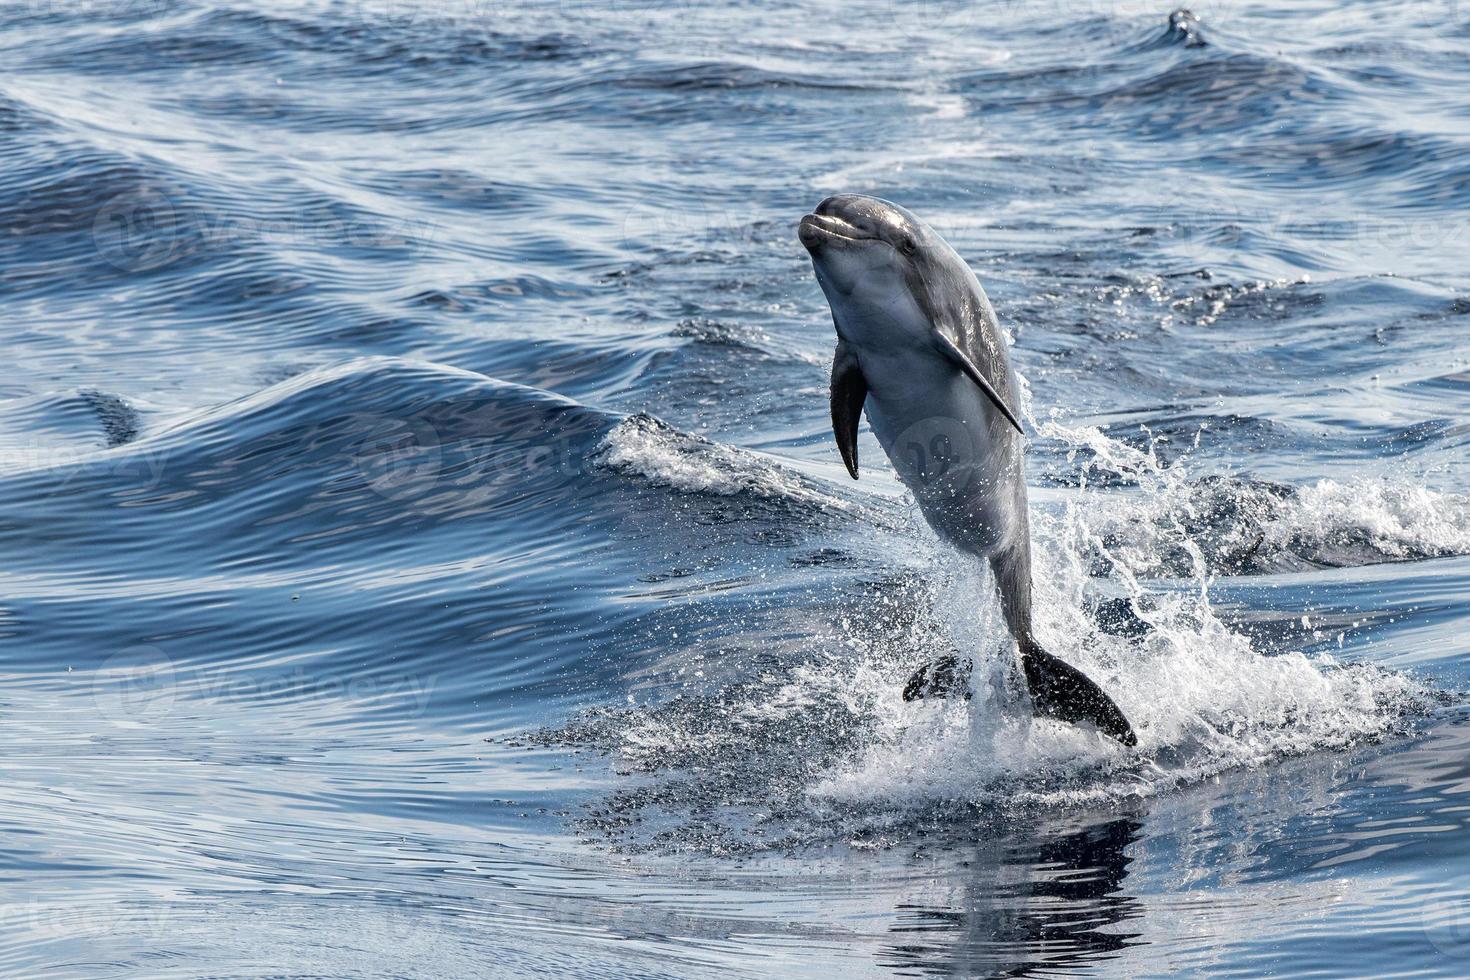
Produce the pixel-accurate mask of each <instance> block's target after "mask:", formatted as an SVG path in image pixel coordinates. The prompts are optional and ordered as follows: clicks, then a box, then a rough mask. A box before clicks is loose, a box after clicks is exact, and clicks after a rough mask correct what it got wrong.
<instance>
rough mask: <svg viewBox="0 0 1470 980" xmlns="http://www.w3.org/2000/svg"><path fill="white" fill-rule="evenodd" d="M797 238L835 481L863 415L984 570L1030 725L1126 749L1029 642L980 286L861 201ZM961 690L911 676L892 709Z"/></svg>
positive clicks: (1005, 419)
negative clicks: (1007, 635) (820, 323)
mask: <svg viewBox="0 0 1470 980" xmlns="http://www.w3.org/2000/svg"><path fill="white" fill-rule="evenodd" d="M799 236H800V238H801V243H802V244H803V245H805V246H806V249H807V251H808V252H810V253H811V258H812V266H813V268H814V269H815V270H816V274H817V282H818V283H820V284H821V287H822V292H823V293H825V294H826V296H827V303H828V305H829V306H831V308H832V321H833V323H834V324H835V325H836V327H837V354H836V357H835V358H834V359H833V362H832V430H833V432H834V433H835V434H836V436H837V448H838V450H839V451H840V452H841V453H842V461H843V462H844V463H846V464H847V471H848V472H849V473H850V474H852V478H853V479H854V480H856V479H857V476H858V458H857V431H858V421H859V417H860V416H861V415H862V412H863V410H864V409H865V408H866V410H867V413H868V422H869V424H870V425H871V426H872V429H873V434H874V435H876V436H877V437H878V442H879V444H880V445H881V446H882V447H883V451H884V452H885V453H887V454H888V458H889V460H891V461H892V463H893V466H894V468H895V469H896V470H897V471H898V475H899V478H900V479H901V480H903V482H904V484H905V485H906V486H907V487H908V488H909V489H910V490H911V491H912V492H913V494H914V497H915V498H916V499H917V500H918V502H919V509H920V510H921V511H922V512H923V514H924V518H925V520H927V521H928V522H929V526H930V527H932V528H933V529H934V531H935V533H937V534H938V535H939V537H940V538H942V539H944V540H945V541H948V542H949V543H951V544H952V545H954V546H955V547H957V548H959V549H960V550H961V551H964V552H966V553H968V554H971V555H974V556H976V557H978V558H983V559H985V560H987V561H988V562H989V563H990V568H991V571H992V573H993V574H994V577H995V582H996V586H997V589H998V591H999V593H1000V601H1001V609H1002V611H1003V612H1004V614H1005V620H1006V625H1007V626H1008V627H1009V628H1010V631H1011V636H1012V637H1014V638H1015V641H1016V646H1017V648H1018V650H1019V652H1020V657H1021V668H1022V670H1023V672H1024V673H1025V675H1026V684H1027V686H1028V687H1029V688H1030V689H1031V701H1032V704H1033V706H1034V708H1035V710H1036V711H1037V713H1039V714H1043V715H1047V716H1049V717H1052V718H1057V719H1059V720H1062V721H1067V722H1090V723H1092V724H1094V725H1096V726H1097V727H1098V728H1099V729H1100V730H1101V731H1103V732H1105V733H1106V734H1108V735H1110V736H1112V737H1113V738H1115V739H1117V740H1118V741H1119V742H1122V743H1123V744H1124V745H1136V744H1137V742H1138V739H1137V737H1136V736H1135V735H1134V734H1133V728H1132V726H1130V725H1129V724H1128V719H1127V718H1125V717H1124V716H1123V712H1122V711H1120V710H1119V709H1118V706H1117V705H1116V704H1114V703H1113V700H1112V699H1111V698H1109V697H1108V696H1107V695H1106V694H1105V693H1103V691H1102V689H1101V688H1099V687H1098V686H1097V685H1096V684H1094V683H1093V682H1092V681H1091V680H1089V679H1088V678H1087V677H1086V676H1085V675H1083V674H1082V673H1081V672H1080V671H1078V670H1077V669H1076V668H1074V667H1071V666H1070V665H1068V664H1066V663H1063V662H1062V661H1061V660H1058V659H1057V658H1056V657H1053V656H1052V655H1051V654H1049V653H1047V652H1046V651H1045V650H1043V649H1042V648H1041V646H1040V644H1038V643H1037V642H1036V638H1035V636H1034V635H1033V634H1032V631H1031V528H1030V523H1029V521H1028V519H1027V513H1026V477H1025V472H1024V469H1023V466H1022V460H1021V453H1022V449H1023V445H1024V434H1023V432H1022V429H1021V417H1020V412H1019V401H1018V398H1017V391H1018V386H1017V383H1016V376H1015V373H1014V372H1013V371H1012V370H1011V365H1010V359H1009V357H1008V356H1007V354H1006V345H1005V342H1004V341H1003V339H1002V337H1001V334H1000V327H999V324H998V323H997V321H996V318H995V311H994V310H992V309H991V307H990V301H989V300H988V299H986V297H985V291H984V290H983V289H981V288H980V282H979V280H977V279H976V278H975V274H974V273H973V272H972V271H970V267H969V266H968V265H966V264H965V261H964V260H963V259H961V258H960V256H959V254H958V253H957V252H955V250H954V249H953V248H951V247H950V245H949V243H948V242H946V241H945V240H944V239H943V238H941V237H940V236H939V235H938V234H937V233H936V232H935V231H934V229H932V228H930V227H929V226H928V225H927V224H925V223H924V222H923V221H921V220H919V219H918V218H917V217H915V216H914V215H913V214H911V213H910V212H908V211H907V210H905V209H904V208H901V207H899V206H898V205H896V204H890V203H889V202H887V201H881V200H879V199H877V198H873V197H863V196H860V195H856V194H839V195H837V196H836V197H829V198H827V199H826V200H825V201H823V202H822V203H821V204H819V205H817V208H816V210H815V211H813V212H812V213H811V214H808V215H806V216H805V217H803V218H802V219H801V225H800V229H799ZM965 679H966V674H965V671H964V670H963V668H962V664H961V663H960V662H959V661H957V660H955V659H954V658H946V659H945V660H942V661H940V662H939V663H938V664H935V665H931V666H930V667H927V668H924V669H922V670H920V671H919V672H918V673H917V674H915V675H914V677H913V678H912V679H911V680H910V681H909V684H908V686H907V687H906V688H905V690H904V698H905V699H906V700H912V699H914V698H917V697H923V696H924V695H925V694H926V693H944V689H945V688H955V687H958V686H961V685H963V684H964V682H965Z"/></svg>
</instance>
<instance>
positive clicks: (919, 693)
mask: <svg viewBox="0 0 1470 980" xmlns="http://www.w3.org/2000/svg"><path fill="white" fill-rule="evenodd" d="M973 667H974V664H972V663H971V662H970V661H969V660H968V659H961V658H960V657H954V656H949V657H940V658H939V659H938V660H936V661H934V662H933V663H928V664H925V665H924V666H922V667H920V668H919V669H918V670H916V671H914V672H913V674H912V675H911V676H910V677H909V682H908V683H907V684H905V685H904V686H903V699H904V700H905V701H922V700H923V699H924V698H948V697H953V696H954V695H956V694H961V695H963V696H964V697H965V698H966V699H967V700H968V699H969V697H970V671H971V669H973Z"/></svg>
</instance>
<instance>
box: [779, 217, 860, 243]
mask: <svg viewBox="0 0 1470 980" xmlns="http://www.w3.org/2000/svg"><path fill="white" fill-rule="evenodd" d="M796 236H797V237H798V238H800V239H801V243H802V244H803V245H805V246H806V247H807V249H808V250H815V249H817V248H820V247H821V246H823V245H827V244H831V243H833V242H861V241H870V240H872V238H873V236H872V235H864V234H863V233H862V232H860V231H859V230H858V229H857V228H856V227H854V226H853V225H851V224H849V223H848V222H846V221H843V220H842V219H841V218H838V217H835V216H833V215H830V214H808V215H804V216H803V217H802V219H801V224H800V225H798V226H797V229H796Z"/></svg>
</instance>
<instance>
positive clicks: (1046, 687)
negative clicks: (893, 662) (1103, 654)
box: [903, 642, 1138, 746]
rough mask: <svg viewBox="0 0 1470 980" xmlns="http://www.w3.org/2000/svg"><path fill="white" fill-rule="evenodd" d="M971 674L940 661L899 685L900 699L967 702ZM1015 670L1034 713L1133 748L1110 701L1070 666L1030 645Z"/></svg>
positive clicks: (954, 662)
mask: <svg viewBox="0 0 1470 980" xmlns="http://www.w3.org/2000/svg"><path fill="white" fill-rule="evenodd" d="M971 669H972V663H971V661H970V660H968V659H965V658H960V657H953V656H949V657H940V658H939V659H938V660H936V661H934V662H933V663H930V664H926V665H925V666H923V667H920V668H919V669H918V670H916V671H914V673H913V675H912V676H910V677H909V680H908V683H907V684H905V685H904V688H903V699H904V700H905V701H920V700H923V699H924V698H949V697H956V696H960V697H965V698H969V696H970V671H971ZM1021 669H1022V670H1024V671H1025V672H1026V685H1027V687H1029V688H1030V689H1031V704H1032V706H1033V707H1034V708H1035V709H1036V713H1037V714H1039V715H1045V716H1047V717H1048V718H1055V719H1057V720H1058V721H1065V722H1079V721H1080V722H1087V723H1089V724H1092V725H1096V726H1097V728H1098V730H1099V731H1101V732H1102V733H1103V734H1105V735H1110V736H1112V737H1113V738H1115V739H1117V740H1118V741H1119V742H1122V743H1123V744H1124V745H1127V746H1134V745H1137V744H1138V736H1136V735H1134V734H1133V726H1132V725H1129V724H1128V719H1127V718H1126V717H1125V716H1124V715H1123V712H1122V711H1121V710H1120V709H1119V708H1118V706H1117V705H1116V704H1114V703H1113V699H1112V698H1110V697H1108V696H1107V695H1106V694H1104V693H1103V690H1102V688H1100V687H1098V686H1097V685H1096V684H1094V683H1093V682H1092V681H1091V680H1089V679H1088V678H1087V675H1086V674H1084V673H1082V671H1080V670H1078V669H1077V668H1076V667H1073V666H1072V665H1071V664H1068V663H1066V662H1064V661H1061V660H1058V659H1057V658H1056V657H1053V656H1052V655H1051V654H1049V653H1047V652H1046V651H1045V650H1043V649H1041V647H1039V646H1037V645H1036V644H1035V643H1034V642H1033V643H1029V644H1026V645H1024V646H1023V648H1022V650H1021Z"/></svg>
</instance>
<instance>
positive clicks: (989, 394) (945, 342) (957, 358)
mask: <svg viewBox="0 0 1470 980" xmlns="http://www.w3.org/2000/svg"><path fill="white" fill-rule="evenodd" d="M934 342H935V344H936V345H937V346H938V347H939V349H940V351H942V352H943V353H944V356H945V357H948V358H949V359H950V360H951V361H954V363H955V364H956V366H958V367H959V369H960V370H961V371H963V372H965V376H966V377H968V378H969V379H970V380H971V381H973V382H975V385H976V387H978V388H979V389H980V390H981V391H983V392H985V397H986V398H989V399H990V400H991V402H992V403H994V405H995V407H996V408H998V409H1000V414H1002V415H1004V416H1005V417H1006V421H1007V422H1009V423H1011V425H1013V426H1015V427H1016V431H1017V432H1019V433H1021V435H1025V434H1026V433H1025V431H1024V430H1022V428H1021V420H1020V419H1019V418H1017V417H1016V413H1015V412H1013V411H1011V407H1010V406H1009V405H1007V404H1006V402H1005V399H1004V398H1002V397H1000V392H998V391H996V390H995V386H994V385H992V384H991V383H990V381H989V379H988V378H986V377H985V375H984V374H983V373H982V372H981V370H980V368H979V367H978V366H976V364H975V362H974V361H973V360H971V359H970V355H968V354H966V353H965V352H964V351H963V350H961V349H960V345H959V344H957V343H955V342H954V341H953V340H952V339H951V338H950V336H949V335H948V334H946V333H945V332H944V331H943V330H935V331H934Z"/></svg>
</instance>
